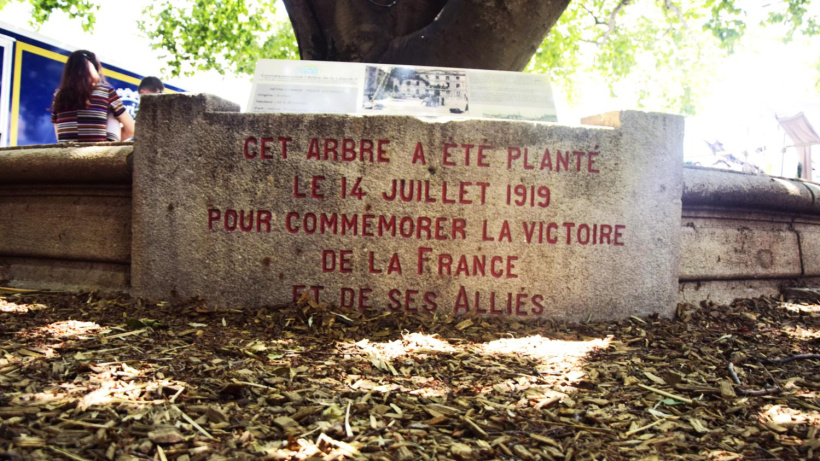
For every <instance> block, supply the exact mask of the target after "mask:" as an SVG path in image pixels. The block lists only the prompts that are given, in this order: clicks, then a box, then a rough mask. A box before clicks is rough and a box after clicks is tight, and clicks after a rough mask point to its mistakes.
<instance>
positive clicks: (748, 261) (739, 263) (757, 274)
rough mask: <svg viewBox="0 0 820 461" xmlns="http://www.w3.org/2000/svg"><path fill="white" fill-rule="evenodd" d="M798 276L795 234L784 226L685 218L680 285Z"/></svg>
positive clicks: (798, 260) (799, 269)
mask: <svg viewBox="0 0 820 461" xmlns="http://www.w3.org/2000/svg"><path fill="white" fill-rule="evenodd" d="M800 275H801V266H800V247H799V244H798V238H797V234H795V233H794V232H793V231H792V230H790V229H789V226H788V224H786V223H761V222H755V221H743V220H733V221H732V220H727V219H702V218H701V219H687V218H684V226H683V227H682V228H681V258H680V280H682V281H687V280H718V279H724V280H730V279H748V278H789V277H799V276H800Z"/></svg>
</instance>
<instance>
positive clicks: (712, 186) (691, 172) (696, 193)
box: [683, 167, 820, 214]
mask: <svg viewBox="0 0 820 461" xmlns="http://www.w3.org/2000/svg"><path fill="white" fill-rule="evenodd" d="M683 178H684V188H683V202H684V203H685V204H686V205H687V206H697V205H702V206H703V205H705V206H715V207H724V208H747V209H759V210H775V211H787V212H792V213H795V212H807V213H814V214H817V213H820V202H819V201H818V200H817V199H816V197H818V195H817V192H818V191H820V188H818V187H817V185H816V184H812V183H807V182H804V181H801V180H798V179H786V178H773V177H770V176H757V175H749V174H744V173H738V172H732V171H726V170H716V169H711V168H699V167H687V168H685V169H684V174H683Z"/></svg>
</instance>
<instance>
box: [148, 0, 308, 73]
mask: <svg viewBox="0 0 820 461" xmlns="http://www.w3.org/2000/svg"><path fill="white" fill-rule="evenodd" d="M275 13H276V10H275V8H274V5H273V2H272V1H268V2H264V1H263V2H256V1H253V0H230V1H228V0H223V1H216V2H214V1H206V0H186V1H178V0H174V1H172V0H162V1H159V2H154V3H152V4H151V5H150V6H148V7H147V8H146V9H145V11H144V15H145V16H146V17H147V18H148V19H145V20H143V21H140V22H139V27H140V29H141V30H142V31H143V32H145V34H146V35H147V36H148V38H150V39H151V40H152V42H153V46H154V48H155V49H158V50H160V51H162V52H163V53H164V54H163V56H162V57H163V58H165V60H166V63H167V65H168V67H169V71H170V73H171V75H172V76H177V75H180V74H182V73H184V74H193V73H195V72H197V71H202V70H208V69H215V70H217V71H219V72H220V73H223V74H224V73H226V72H231V73H237V74H252V73H253V71H254V68H255V67H256V61H257V59H259V58H269V59H298V51H297V48H296V38H295V37H294V35H293V29H292V28H291V27H290V24H285V23H281V22H279V23H277V22H276V21H275V19H274V18H275Z"/></svg>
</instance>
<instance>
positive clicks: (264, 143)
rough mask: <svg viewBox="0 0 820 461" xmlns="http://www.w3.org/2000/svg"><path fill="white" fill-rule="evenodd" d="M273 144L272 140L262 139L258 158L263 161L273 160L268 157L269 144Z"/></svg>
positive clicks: (270, 156)
mask: <svg viewBox="0 0 820 461" xmlns="http://www.w3.org/2000/svg"><path fill="white" fill-rule="evenodd" d="M272 142H273V138H262V148H261V149H260V150H259V158H261V159H264V160H270V159H272V158H273V156H272V155H268V152H270V151H271V146H270V145H269V144H270V143H272Z"/></svg>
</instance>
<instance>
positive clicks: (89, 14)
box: [0, 0, 100, 32]
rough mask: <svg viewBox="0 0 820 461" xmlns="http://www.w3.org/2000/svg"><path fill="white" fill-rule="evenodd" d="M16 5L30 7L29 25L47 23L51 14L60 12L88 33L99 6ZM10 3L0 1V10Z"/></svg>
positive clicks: (74, 0) (43, 0)
mask: <svg viewBox="0 0 820 461" xmlns="http://www.w3.org/2000/svg"><path fill="white" fill-rule="evenodd" d="M17 2H18V3H30V4H31V7H32V13H31V21H30V22H31V25H32V26H34V27H39V26H40V24H42V23H44V22H46V21H48V18H50V17H51V13H53V12H55V11H61V12H63V13H66V14H67V15H68V17H70V18H71V19H78V20H80V21H82V26H83V30H84V31H86V32H88V31H91V30H92V29H94V23H95V22H96V16H95V13H96V12H97V10H99V9H100V6H99V5H98V4H97V2H96V1H95V0H17ZM9 3H11V0H0V10H2V9H3V8H4V7H5V6H6V5H8V4H9Z"/></svg>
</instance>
